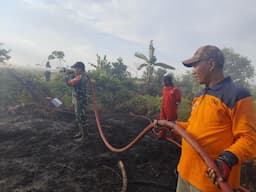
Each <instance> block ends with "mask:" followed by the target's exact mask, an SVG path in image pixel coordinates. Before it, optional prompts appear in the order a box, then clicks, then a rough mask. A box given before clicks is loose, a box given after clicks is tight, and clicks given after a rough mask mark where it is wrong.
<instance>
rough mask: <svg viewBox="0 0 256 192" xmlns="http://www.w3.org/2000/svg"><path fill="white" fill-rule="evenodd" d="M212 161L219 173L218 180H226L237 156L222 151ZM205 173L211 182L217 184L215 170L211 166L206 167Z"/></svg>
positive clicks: (235, 162) (236, 160)
mask: <svg viewBox="0 0 256 192" xmlns="http://www.w3.org/2000/svg"><path fill="white" fill-rule="evenodd" d="M214 162H215V164H216V166H217V168H218V169H219V171H220V174H221V178H220V181H227V180H228V177H229V174H230V171H231V169H232V167H233V166H234V165H235V164H237V162H238V158H237V157H236V156H235V155H234V154H233V153H231V152H229V151H224V152H223V153H221V154H220V155H219V156H218V157H217V158H216V159H215V160H214ZM207 174H208V177H209V178H210V179H211V180H212V182H213V184H215V185H217V186H218V181H217V179H218V178H217V175H216V172H215V171H214V170H213V169H212V168H208V170H207Z"/></svg>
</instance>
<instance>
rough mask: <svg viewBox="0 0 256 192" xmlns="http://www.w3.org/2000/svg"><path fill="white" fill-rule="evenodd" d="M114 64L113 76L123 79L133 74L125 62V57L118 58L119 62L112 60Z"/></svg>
mask: <svg viewBox="0 0 256 192" xmlns="http://www.w3.org/2000/svg"><path fill="white" fill-rule="evenodd" d="M112 65H113V69H112V75H113V77H116V78H117V79H119V80H122V79H125V78H127V77H130V76H131V74H130V73H129V72H128V71H127V66H126V65H125V64H124V63H123V59H122V58H121V57H119V58H117V62H112Z"/></svg>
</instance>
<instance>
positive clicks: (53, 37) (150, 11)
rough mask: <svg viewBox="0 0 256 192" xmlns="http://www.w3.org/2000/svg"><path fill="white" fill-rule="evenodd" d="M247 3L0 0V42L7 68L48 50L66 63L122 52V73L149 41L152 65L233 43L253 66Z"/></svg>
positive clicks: (38, 58)
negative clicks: (155, 61)
mask: <svg viewBox="0 0 256 192" xmlns="http://www.w3.org/2000/svg"><path fill="white" fill-rule="evenodd" d="M255 7H256V1H255V0H235V1H234V0H194V1H189V0H8V1H2V2H1V6H0V26H1V28H0V42H3V43H4V48H7V49H11V50H12V51H11V54H10V55H11V56H12V59H11V60H10V62H11V63H12V64H15V65H27V66H33V65H35V64H41V65H43V66H44V65H45V63H46V61H47V57H48V55H49V54H50V53H51V52H52V51H53V50H61V51H64V53H65V60H66V65H71V64H73V63H74V62H76V61H84V62H85V63H87V62H92V63H96V54H97V53H98V54H99V55H101V56H103V55H104V54H106V55H107V58H108V59H109V60H110V61H115V60H116V59H117V58H118V57H122V58H123V60H124V63H125V64H126V65H127V66H128V70H129V71H135V69H136V68H137V67H138V66H139V64H140V63H141V60H140V59H139V58H136V57H135V56H134V53H135V52H136V51H137V52H141V53H144V54H145V55H148V46H149V41H150V40H154V47H155V49H156V50H155V54H156V57H157V59H158V61H159V62H164V63H167V64H170V65H172V66H174V67H176V69H177V70H176V72H177V73H179V72H183V71H185V68H184V67H183V66H182V64H181V61H182V60H184V59H187V58H188V57H190V56H192V55H193V53H194V52H195V50H196V48H198V47H199V46H202V45H205V44H213V45H216V46H218V47H220V48H224V47H227V48H233V49H234V51H235V52H236V53H239V54H241V55H242V56H246V57H247V58H248V59H249V60H251V61H252V63H253V64H254V65H255V64H256V53H255V52H256V49H255V48H256V9H255Z"/></svg>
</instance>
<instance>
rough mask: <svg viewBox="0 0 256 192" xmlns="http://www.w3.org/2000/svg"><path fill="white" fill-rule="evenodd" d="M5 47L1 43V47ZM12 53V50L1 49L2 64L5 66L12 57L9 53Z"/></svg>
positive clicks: (0, 61)
mask: <svg viewBox="0 0 256 192" xmlns="http://www.w3.org/2000/svg"><path fill="white" fill-rule="evenodd" d="M2 45H4V44H3V43H0V47H1V46H2ZM10 52H11V50H10V49H9V50H7V49H5V48H0V64H5V63H6V62H7V61H8V60H9V59H10V58H11V56H10V55H9V53H10Z"/></svg>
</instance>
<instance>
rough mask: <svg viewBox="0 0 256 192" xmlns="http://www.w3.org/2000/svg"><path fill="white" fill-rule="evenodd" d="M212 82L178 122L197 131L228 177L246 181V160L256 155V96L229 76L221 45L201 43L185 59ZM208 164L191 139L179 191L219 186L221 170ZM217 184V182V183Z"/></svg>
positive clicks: (211, 190)
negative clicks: (242, 171) (243, 175)
mask: <svg viewBox="0 0 256 192" xmlns="http://www.w3.org/2000/svg"><path fill="white" fill-rule="evenodd" d="M183 64H184V65H185V66H186V67H193V72H192V74H193V76H194V77H195V79H196V80H197V81H198V82H199V83H200V84H204V85H205V86H206V87H205V88H204V89H203V90H202V91H200V92H199V93H198V94H196V96H195V97H194V98H193V101H192V111H191V115H190V117H189V119H188V121H187V122H176V124H177V125H178V126H180V127H182V128H184V129H186V131H187V132H188V133H189V134H190V135H192V136H193V137H194V138H195V139H196V141H197V142H198V143H199V144H200V145H201V146H202V148H203V149H204V150H205V151H206V152H207V153H208V155H209V156H210V158H211V159H213V160H214V161H215V163H216V165H217V167H218V168H219V170H220V172H221V175H222V179H223V181H222V182H228V183H229V184H230V185H231V187H232V188H233V189H236V188H238V187H239V186H240V168H241V164H242V163H243V162H244V161H246V160H249V159H252V158H255V157H256V118H255V117H256V115H255V111H254V104H253V97H252V96H251V94H250V92H249V91H248V90H246V89H245V88H243V87H241V86H239V85H237V84H235V83H234V82H233V81H232V79H231V78H230V77H224V75H223V65H224V56H223V53H222V51H221V50H220V49H219V48H217V47H216V46H212V45H206V46H203V47H200V48H199V49H198V50H197V51H196V52H195V54H194V56H193V57H192V58H190V59H188V60H185V61H183ZM206 170H207V167H206V165H205V163H204V162H203V160H202V159H201V158H200V157H199V155H198V154H197V153H196V152H195V151H194V149H193V148H192V147H191V146H190V145H189V143H188V142H186V141H185V140H183V141H182V152H181V157H180V161H179V164H178V172H179V178H178V183H177V191H176V192H218V191H220V189H219V187H218V184H217V181H216V180H217V178H216V173H215V172H214V170H212V169H208V170H207V174H206ZM214 184H215V185H214Z"/></svg>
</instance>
